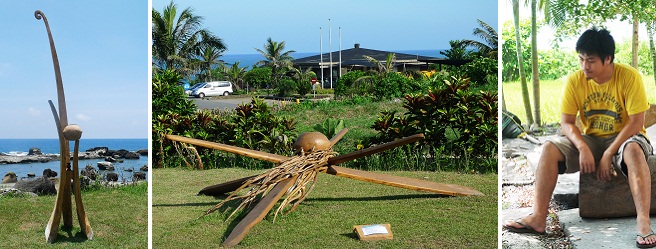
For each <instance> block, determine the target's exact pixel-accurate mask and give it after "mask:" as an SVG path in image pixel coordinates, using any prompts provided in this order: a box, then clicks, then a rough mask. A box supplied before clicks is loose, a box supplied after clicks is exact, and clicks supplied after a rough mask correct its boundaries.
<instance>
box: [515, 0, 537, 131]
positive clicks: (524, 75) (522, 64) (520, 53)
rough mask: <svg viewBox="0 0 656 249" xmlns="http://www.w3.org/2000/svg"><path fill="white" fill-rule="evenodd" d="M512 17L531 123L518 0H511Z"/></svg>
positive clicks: (525, 100) (524, 98) (518, 61)
mask: <svg viewBox="0 0 656 249" xmlns="http://www.w3.org/2000/svg"><path fill="white" fill-rule="evenodd" d="M512 5H513V19H514V23H515V40H516V42H517V63H518V64H519V79H520V83H521V86H522V99H523V100H524V109H525V111H526V121H527V122H528V124H529V125H530V124H533V113H532V112H531V99H530V97H529V94H528V86H527V85H526V72H525V71H524V58H523V57H522V41H521V38H520V35H519V0H512Z"/></svg>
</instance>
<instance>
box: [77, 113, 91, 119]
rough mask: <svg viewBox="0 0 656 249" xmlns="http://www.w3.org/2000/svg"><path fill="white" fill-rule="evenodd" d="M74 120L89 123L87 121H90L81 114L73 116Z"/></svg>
mask: <svg viewBox="0 0 656 249" xmlns="http://www.w3.org/2000/svg"><path fill="white" fill-rule="evenodd" d="M75 118H77V119H79V120H80V121H89V120H91V117H89V116H87V115H84V114H82V113H79V114H77V115H75Z"/></svg>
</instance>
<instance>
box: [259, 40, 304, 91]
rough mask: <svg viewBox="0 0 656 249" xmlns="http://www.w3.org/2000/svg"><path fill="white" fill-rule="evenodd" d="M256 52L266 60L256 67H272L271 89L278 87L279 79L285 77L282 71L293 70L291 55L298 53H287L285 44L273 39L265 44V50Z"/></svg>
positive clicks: (292, 51) (291, 51)
mask: <svg viewBox="0 0 656 249" xmlns="http://www.w3.org/2000/svg"><path fill="white" fill-rule="evenodd" d="M255 51H257V52H259V53H260V54H262V56H264V60H261V61H258V62H256V63H255V65H258V66H259V65H263V66H267V67H271V87H272V88H275V87H276V86H277V85H278V79H279V78H281V77H282V75H283V74H282V73H281V71H282V70H284V69H288V68H291V66H292V60H293V59H294V58H292V56H291V54H292V53H294V52H296V51H294V50H289V51H285V42H284V41H281V42H275V41H273V40H271V37H269V38H268V39H267V43H266V44H264V50H261V49H257V48H256V49H255Z"/></svg>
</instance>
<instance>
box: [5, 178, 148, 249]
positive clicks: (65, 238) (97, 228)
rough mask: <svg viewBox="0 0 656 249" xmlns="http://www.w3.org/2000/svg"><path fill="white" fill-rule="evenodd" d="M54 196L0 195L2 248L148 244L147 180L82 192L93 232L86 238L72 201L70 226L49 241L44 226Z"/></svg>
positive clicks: (97, 246)
mask: <svg viewBox="0 0 656 249" xmlns="http://www.w3.org/2000/svg"><path fill="white" fill-rule="evenodd" d="M55 199H56V197H55V196H38V197H2V198H0V214H2V215H0V224H2V225H0V241H1V242H0V247H1V248H41V247H46V246H47V247H48V248H147V247H148V184H147V183H145V182H144V183H141V184H138V185H136V186H124V187H117V188H102V189H97V190H89V191H83V192H82V200H83V203H84V210H85V211H86V213H87V216H88V218H89V222H90V223H91V228H92V230H93V233H94V238H93V240H86V238H85V237H84V235H82V233H81V232H80V226H79V224H78V221H77V215H76V213H75V204H73V229H72V231H70V233H68V232H66V231H62V230H61V229H60V230H59V235H58V236H57V240H56V241H55V243H53V244H52V245H50V244H47V243H46V239H45V234H44V233H45V227H46V224H47V223H48V219H49V218H50V214H51V213H52V208H53V206H54V203H55Z"/></svg>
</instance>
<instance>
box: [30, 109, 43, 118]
mask: <svg viewBox="0 0 656 249" xmlns="http://www.w3.org/2000/svg"><path fill="white" fill-rule="evenodd" d="M27 113H29V114H30V115H32V116H34V117H38V116H41V111H40V110H39V109H36V108H34V107H30V108H27Z"/></svg>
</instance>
